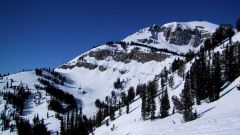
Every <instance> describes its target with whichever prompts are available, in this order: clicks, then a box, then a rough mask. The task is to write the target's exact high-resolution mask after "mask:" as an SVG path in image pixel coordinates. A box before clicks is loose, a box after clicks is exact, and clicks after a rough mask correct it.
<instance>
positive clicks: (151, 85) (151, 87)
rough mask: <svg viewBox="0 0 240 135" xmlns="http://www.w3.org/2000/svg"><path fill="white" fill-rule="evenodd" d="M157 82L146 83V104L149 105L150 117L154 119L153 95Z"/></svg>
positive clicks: (155, 91)
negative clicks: (147, 94)
mask: <svg viewBox="0 0 240 135" xmlns="http://www.w3.org/2000/svg"><path fill="white" fill-rule="evenodd" d="M157 89H158V84H157V81H152V82H149V84H148V93H149V96H148V100H147V101H148V105H149V109H150V110H149V111H150V118H151V119H155V111H156V102H155V96H156V94H157Z"/></svg>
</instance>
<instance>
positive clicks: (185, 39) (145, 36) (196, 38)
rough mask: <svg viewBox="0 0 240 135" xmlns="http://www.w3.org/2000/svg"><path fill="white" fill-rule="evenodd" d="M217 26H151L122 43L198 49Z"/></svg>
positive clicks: (204, 24) (173, 23)
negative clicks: (133, 42)
mask: <svg viewBox="0 0 240 135" xmlns="http://www.w3.org/2000/svg"><path fill="white" fill-rule="evenodd" d="M217 27H218V25H215V24H212V23H209V22H204V21H193V22H185V23H181V22H172V23H168V24H165V25H163V26H159V25H153V26H150V27H148V28H145V29H142V30H140V31H138V32H137V33H134V34H133V35H131V36H129V37H127V38H126V39H124V41H127V42H129V41H135V42H140V43H144V44H155V45H156V44H157V45H159V47H161V45H162V44H172V45H177V46H185V45H189V46H192V47H194V48H196V47H198V46H199V45H200V44H201V43H202V42H203V41H204V40H205V39H206V38H208V37H210V36H211V34H212V33H213V32H214V31H215V29H216V28H217Z"/></svg>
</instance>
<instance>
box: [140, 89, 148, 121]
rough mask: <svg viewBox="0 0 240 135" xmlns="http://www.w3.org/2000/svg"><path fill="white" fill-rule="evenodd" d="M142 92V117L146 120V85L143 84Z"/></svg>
mask: <svg viewBox="0 0 240 135" xmlns="http://www.w3.org/2000/svg"><path fill="white" fill-rule="evenodd" d="M141 87H142V88H141V89H142V90H141V91H142V92H141V95H140V96H141V99H142V106H141V115H142V119H143V120H146V119H147V116H146V85H145V84H144V85H142V86H141Z"/></svg>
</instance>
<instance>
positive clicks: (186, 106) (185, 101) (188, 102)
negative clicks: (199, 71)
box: [180, 73, 195, 122]
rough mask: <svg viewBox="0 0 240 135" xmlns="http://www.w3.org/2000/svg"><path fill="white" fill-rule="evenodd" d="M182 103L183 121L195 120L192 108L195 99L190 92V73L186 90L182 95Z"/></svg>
mask: <svg viewBox="0 0 240 135" xmlns="http://www.w3.org/2000/svg"><path fill="white" fill-rule="evenodd" d="M180 96H181V103H182V105H183V119H184V121H185V122H188V121H191V120H194V119H195V118H194V114H193V112H192V106H193V105H194V101H193V97H192V95H191V90H190V81H189V73H187V75H186V81H185V83H184V89H183V90H182V93H181V95H180Z"/></svg>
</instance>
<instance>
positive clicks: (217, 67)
mask: <svg viewBox="0 0 240 135" xmlns="http://www.w3.org/2000/svg"><path fill="white" fill-rule="evenodd" d="M212 78H213V79H212V81H213V85H212V91H213V99H212V101H214V100H218V99H219V93H220V90H221V86H222V79H221V63H220V53H219V52H217V53H215V54H214V56H213V61H212Z"/></svg>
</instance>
